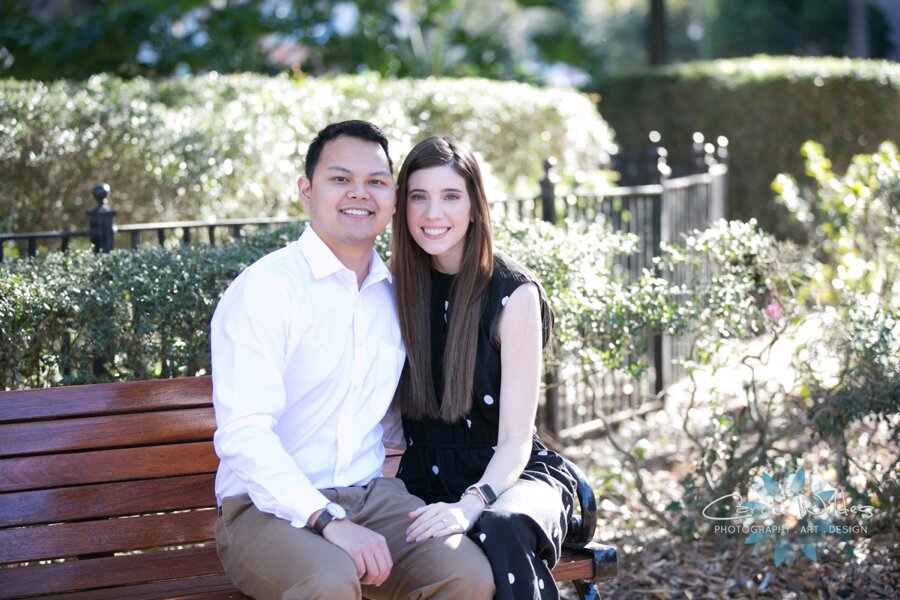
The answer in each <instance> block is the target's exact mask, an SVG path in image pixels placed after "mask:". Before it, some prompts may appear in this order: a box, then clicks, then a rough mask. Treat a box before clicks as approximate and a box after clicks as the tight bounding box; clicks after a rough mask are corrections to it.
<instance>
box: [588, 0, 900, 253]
mask: <svg viewBox="0 0 900 600" xmlns="http://www.w3.org/2000/svg"><path fill="white" fill-rule="evenodd" d="M747 4H748V5H749V4H750V3H747ZM595 89H596V90H597V91H599V92H600V94H601V104H600V107H601V110H602V111H603V115H604V117H605V118H606V119H607V120H608V121H609V123H610V125H611V126H612V127H613V129H614V130H615V132H616V139H617V143H618V144H619V145H620V146H622V147H626V148H633V147H644V146H646V145H647V134H648V132H650V131H654V130H655V131H658V132H660V133H661V135H662V144H663V145H664V146H666V147H667V148H668V149H669V152H670V156H671V157H672V159H673V160H678V159H679V158H680V157H679V152H680V151H681V150H682V149H684V148H688V147H689V146H690V140H691V135H692V133H693V132H694V131H702V132H704V133H705V134H706V135H707V136H708V137H711V136H720V135H724V136H727V138H728V140H729V142H730V143H729V154H730V157H729V158H730V160H729V163H730V167H731V169H730V171H729V174H728V208H727V215H728V217H729V218H731V219H739V220H745V221H746V220H749V219H750V218H756V219H757V220H758V221H759V223H760V226H761V227H762V228H763V229H764V230H766V231H770V232H772V233H775V234H776V235H779V236H785V235H789V234H790V235H793V236H795V237H801V236H800V235H799V233H798V229H797V228H796V227H792V226H791V225H790V219H788V218H787V215H786V214H785V213H784V211H783V210H782V209H781V208H780V207H778V206H777V205H776V204H775V203H774V202H773V201H772V196H773V195H772V193H771V190H770V188H769V186H770V184H771V182H772V180H773V179H774V178H775V176H776V175H777V174H779V173H790V174H792V175H793V176H795V177H799V176H801V175H802V174H803V161H802V158H801V157H800V156H798V154H797V148H799V147H800V145H801V144H802V143H803V142H805V141H806V140H808V139H816V140H819V141H820V142H821V143H822V145H823V146H824V147H825V148H827V149H828V152H829V155H830V156H831V157H832V160H833V161H834V165H835V168H837V169H844V168H846V167H847V166H848V165H849V163H850V159H851V157H852V156H853V155H854V154H857V153H860V152H872V151H874V150H875V149H876V148H877V144H878V143H879V142H880V141H881V140H884V139H893V140H898V139H900V111H898V110H897V106H900V65H897V64H896V63H890V62H879V61H861V60H848V59H844V60H838V59H824V58H769V57H756V58H752V59H741V60H720V61H714V62H697V63H686V64H682V65H676V66H671V67H666V68H663V69H658V70H647V71H639V72H632V73H628V74H622V75H615V76H609V77H605V78H603V79H600V80H598V81H597V83H596V85H595Z"/></svg>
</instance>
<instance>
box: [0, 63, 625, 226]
mask: <svg viewBox="0 0 900 600" xmlns="http://www.w3.org/2000/svg"><path fill="white" fill-rule="evenodd" d="M0 90H2V93H0V198H2V199H3V200H2V202H3V208H4V209H3V210H2V211H0V212H2V217H0V230H2V231H35V230H47V229H83V228H85V221H86V219H85V217H84V211H85V210H87V209H88V208H91V206H92V205H93V200H92V199H91V198H90V189H91V188H92V187H93V185H94V184H95V183H96V182H98V181H105V182H107V183H109V185H110V187H111V188H112V195H111V198H110V201H111V204H112V206H113V208H114V209H115V210H117V211H118V213H119V214H118V215H117V217H116V220H117V222H119V223H129V222H148V221H160V220H169V219H182V218H189V219H196V218H212V217H215V218H220V219H221V218H228V217H238V216H263V215H265V216H281V215H284V214H287V213H289V212H291V211H292V204H293V198H295V197H296V178H297V176H298V175H299V174H300V173H301V172H302V167H303V159H304V157H305V154H306V147H307V145H308V143H309V142H310V141H311V140H312V138H313V136H314V135H315V133H316V132H317V131H318V130H319V129H321V128H322V127H324V126H325V125H326V124H328V123H329V122H333V121H336V120H341V119H348V118H362V119H368V120H371V121H372V122H374V123H376V124H378V125H380V126H382V127H383V128H384V129H385V131H386V133H387V134H388V136H389V137H390V139H391V143H392V153H393V155H394V159H395V160H397V161H399V160H400V159H402V157H403V155H404V154H405V153H406V152H407V151H408V150H409V149H410V148H411V147H412V146H413V144H414V143H415V142H417V141H419V140H420V139H422V138H423V137H426V136H427V135H431V134H451V135H455V136H456V137H458V138H460V139H461V140H462V141H463V142H465V143H466V144H468V145H469V146H470V147H471V148H472V149H473V150H474V151H475V152H477V153H478V154H479V156H480V157H481V159H482V165H483V167H484V170H485V172H486V175H487V178H488V181H489V184H490V188H491V193H492V196H496V195H497V194H503V193H524V194H526V195H533V194H534V193H535V192H536V190H537V180H538V178H539V177H540V176H541V174H542V172H541V162H542V161H543V159H544V158H546V157H547V156H555V157H557V158H558V159H559V161H560V171H561V172H562V173H563V174H565V173H569V174H570V175H571V174H573V173H576V172H579V171H590V170H594V169H595V167H596V164H597V160H598V153H600V152H603V151H605V150H609V149H610V143H611V140H610V137H611V133H610V132H609V130H608V128H607V127H606V124H605V123H604V121H603V120H602V119H601V118H600V116H599V115H598V114H597V112H596V108H595V107H594V106H593V105H592V103H591V101H590V100H589V99H588V98H586V97H585V96H582V95H579V94H577V93H574V92H569V91H563V90H551V89H539V88H535V87H532V86H528V85H526V84H518V83H498V82H490V81H487V80H482V79H457V80H450V79H426V80H386V79H381V78H379V77H377V76H374V75H367V76H340V77H335V78H322V79H303V80H291V79H288V78H286V77H277V78H268V77H262V76H257V75H235V76H230V77H220V76H216V75H210V76H207V77H200V78H186V79H174V80H164V81H161V82H158V83H156V82H151V81H149V80H146V79H133V80H129V81H122V80H119V79H116V78H112V77H107V76H98V77H92V78H91V79H90V80H88V81H86V82H80V83H76V82H68V81H60V82H57V83H53V84H49V85H48V84H45V83H39V82H19V81H12V80H7V81H0Z"/></svg>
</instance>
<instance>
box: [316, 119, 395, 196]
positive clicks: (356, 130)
mask: <svg viewBox="0 0 900 600" xmlns="http://www.w3.org/2000/svg"><path fill="white" fill-rule="evenodd" d="M342 135H346V136H347V137H352V138H356V139H359V140H363V141H366V142H374V143H376V144H378V145H379V146H381V147H382V148H384V154H385V155H386V156H387V160H388V168H389V169H390V171H391V173H393V172H394V163H393V161H391V153H390V152H388V140H387V136H385V135H384V132H383V131H381V130H380V129H379V128H378V127H376V126H375V125H372V124H371V123H369V122H368V121H355V120H354V121H341V122H340V123H332V124H331V125H329V126H328V127H326V128H325V129H323V130H322V131H320V132H319V134H318V135H317V136H316V138H315V139H314V140H313V141H312V143H311V144H310V145H309V150H307V151H306V178H307V179H309V180H310V181H312V177H313V173H314V172H315V171H316V165H317V164H318V163H319V157H320V156H321V155H322V148H324V147H325V144H327V143H328V142H330V141H331V140H333V139H335V138H338V137H340V136H342Z"/></svg>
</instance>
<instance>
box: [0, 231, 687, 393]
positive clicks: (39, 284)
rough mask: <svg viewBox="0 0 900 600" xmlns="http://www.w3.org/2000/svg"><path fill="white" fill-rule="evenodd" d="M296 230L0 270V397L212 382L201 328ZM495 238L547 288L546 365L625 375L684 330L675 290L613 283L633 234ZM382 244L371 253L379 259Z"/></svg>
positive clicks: (41, 260)
mask: <svg viewBox="0 0 900 600" xmlns="http://www.w3.org/2000/svg"><path fill="white" fill-rule="evenodd" d="M301 229H302V225H300V224H296V223H295V224H292V225H289V226H285V227H282V228H280V229H277V230H273V231H265V232H260V233H258V234H256V235H252V236H246V237H245V238H243V241H242V242H240V243H235V244H226V245H223V246H200V245H198V246H192V247H179V248H173V249H165V248H159V247H153V246H142V247H141V248H139V249H138V250H134V251H132V250H116V251H113V252H111V253H110V254H94V253H92V252H90V251H85V250H78V251H72V252H69V253H61V252H54V253H49V254H46V255H39V256H38V257H36V258H33V259H19V260H14V261H8V262H5V263H0V388H4V389H9V388H23V387H42V386H54V385H67V384H73V383H84V382H94V381H117V380H130V379H147V378H151V379H152V378H157V377H175V376H184V375H196V374H201V373H207V372H209V368H210V366H209V321H210V318H211V317H212V313H213V310H214V308H215V305H216V303H217V301H218V298H219V296H220V295H221V293H222V292H223V291H224V289H225V288H226V287H227V285H228V284H229V282H230V281H231V280H232V279H233V278H234V277H235V276H236V275H237V274H238V273H240V272H241V271H242V270H243V269H244V268H246V267H247V266H248V265H249V264H251V263H252V262H253V261H255V260H256V259H257V258H259V257H260V256H262V255H263V254H266V253H268V252H270V251H272V250H275V249H276V248H279V247H281V246H283V245H285V244H286V243H288V242H289V241H290V240H293V239H296V237H297V236H298V235H299V232H300V230H301ZM496 235H497V239H496V242H497V246H498V247H499V248H501V249H504V250H505V251H507V252H508V253H509V254H510V255H512V256H513V257H515V258H516V259H517V260H519V261H521V262H522V263H523V264H525V265H526V266H528V267H529V268H531V269H532V270H533V271H534V272H535V274H536V275H537V277H538V278H539V279H540V280H541V281H542V282H543V284H544V286H545V288H546V290H547V293H548V296H549V298H550V302H551V305H552V306H553V308H554V311H555V313H556V316H557V327H556V341H557V343H556V351H555V353H554V356H553V360H554V361H558V362H566V363H567V364H574V365H582V366H583V367H584V368H588V369H596V368H598V367H601V366H603V365H605V366H608V367H612V368H622V367H627V366H628V363H629V361H630V360H632V356H633V355H634V354H635V352H636V351H637V352H639V351H640V350H641V349H642V348H643V345H644V344H645V343H646V339H647V338H646V335H645V332H646V331H647V329H651V330H654V331H669V330H674V329H676V328H677V327H678V326H679V324H681V325H682V326H683V324H684V323H685V322H686V321H685V320H684V319H683V318H681V317H680V316H679V315H680V314H681V313H682V312H684V310H685V309H683V308H678V305H679V300H680V295H681V291H680V290H679V289H677V288H671V289H669V288H668V287H667V286H666V283H665V282H664V281H662V280H659V279H656V278H654V277H653V276H652V274H650V273H647V274H646V275H645V277H644V278H643V279H641V280H640V281H638V282H625V281H624V280H623V279H622V278H621V277H620V276H619V275H618V274H617V273H618V271H617V269H616V268H615V267H614V257H615V256H616V255H617V254H621V253H627V252H630V251H632V250H633V248H634V243H635V238H634V236H632V235H622V234H615V233H613V232H611V231H609V230H608V229H607V228H606V227H604V226H602V225H593V226H591V227H589V228H586V229H584V230H581V231H577V230H575V228H574V227H573V228H572V229H571V230H569V231H566V230H563V229H560V228H556V227H553V226H552V225H549V224H547V223H543V222H509V223H504V226H502V227H498V228H497V234H496ZM388 239H389V238H388V234H384V235H382V236H381V238H380V239H379V241H378V243H377V245H376V247H377V248H378V250H379V251H380V252H381V253H382V255H386V250H387V248H388ZM638 370H639V369H638Z"/></svg>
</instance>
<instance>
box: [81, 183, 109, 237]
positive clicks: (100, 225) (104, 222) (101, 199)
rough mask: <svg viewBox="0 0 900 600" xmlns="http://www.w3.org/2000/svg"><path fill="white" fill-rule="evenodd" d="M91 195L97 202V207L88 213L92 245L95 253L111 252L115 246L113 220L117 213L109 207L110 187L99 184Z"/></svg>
mask: <svg viewBox="0 0 900 600" xmlns="http://www.w3.org/2000/svg"><path fill="white" fill-rule="evenodd" d="M91 193H92V194H93V195H94V199H95V200H96V201H97V206H95V207H94V208H92V209H90V210H89V211H87V218H88V225H89V227H90V231H91V245H92V246H93V247H94V252H104V253H106V252H110V251H111V250H112V249H113V246H114V245H115V239H114V237H113V233H114V231H113V219H114V218H115V216H116V211H114V210H113V209H112V207H110V205H109V185H107V184H105V183H98V184H97V185H95V186H94V189H93V190H92V191H91Z"/></svg>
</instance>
